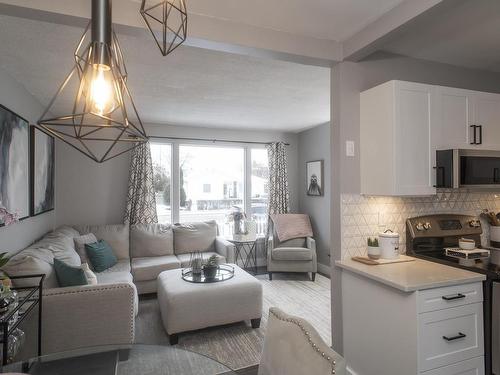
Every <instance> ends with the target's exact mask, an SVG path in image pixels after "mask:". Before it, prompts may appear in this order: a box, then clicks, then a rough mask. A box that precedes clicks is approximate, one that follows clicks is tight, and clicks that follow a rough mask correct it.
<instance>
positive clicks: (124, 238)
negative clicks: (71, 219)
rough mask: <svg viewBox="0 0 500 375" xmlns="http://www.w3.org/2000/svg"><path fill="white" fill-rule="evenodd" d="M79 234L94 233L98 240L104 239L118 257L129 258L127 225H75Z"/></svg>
mask: <svg viewBox="0 0 500 375" xmlns="http://www.w3.org/2000/svg"><path fill="white" fill-rule="evenodd" d="M75 228H76V230H78V231H79V232H80V233H81V234H86V233H94V235H95V236H96V237H97V239H98V240H104V241H106V242H107V243H108V244H109V246H111V248H112V249H113V252H114V253H115V255H116V257H117V258H118V259H129V258H130V255H129V226H128V224H115V225H79V226H76V227H75Z"/></svg>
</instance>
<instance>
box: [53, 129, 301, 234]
mask: <svg viewBox="0 0 500 375" xmlns="http://www.w3.org/2000/svg"><path fill="white" fill-rule="evenodd" d="M146 131H147V132H148V135H150V136H170V137H192V138H209V139H224V140H246V141H256V142H270V141H285V142H288V143H290V146H289V147H288V148H287V152H288V172H289V185H290V199H291V208H292V210H293V211H294V212H295V211H297V210H298V200H299V198H298V185H299V184H298V173H297V168H296V166H297V163H298V162H297V158H298V145H297V143H298V142H297V135H295V134H291V133H280V132H263V131H238V130H224V129H208V128H195V127H186V126H171V125H148V126H146ZM56 165H57V178H56V186H57V188H58V194H57V196H56V202H57V207H58V210H57V219H56V222H57V225H62V224H87V223H91V224H104V223H120V222H122V221H123V213H124V209H125V199H126V196H127V183H128V173H129V166H130V154H126V155H125V156H122V157H118V158H116V159H113V160H110V161H108V162H106V163H103V164H100V165H99V164H96V163H95V162H93V161H91V160H90V159H88V158H86V157H85V156H83V155H81V154H80V153H79V152H76V151H75V150H73V149H71V148H70V147H68V146H66V145H65V144H59V145H58V152H57V156H56Z"/></svg>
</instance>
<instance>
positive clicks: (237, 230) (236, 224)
mask: <svg viewBox="0 0 500 375" xmlns="http://www.w3.org/2000/svg"><path fill="white" fill-rule="evenodd" d="M242 222H243V220H239V219H238V220H237V219H235V220H234V230H233V233H234V234H243V231H242V228H241V224H242Z"/></svg>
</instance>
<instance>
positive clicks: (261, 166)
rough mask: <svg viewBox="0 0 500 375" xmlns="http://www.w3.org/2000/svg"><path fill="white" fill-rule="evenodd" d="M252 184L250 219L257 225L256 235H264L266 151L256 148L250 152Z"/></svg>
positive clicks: (265, 220) (265, 228)
mask: <svg viewBox="0 0 500 375" xmlns="http://www.w3.org/2000/svg"><path fill="white" fill-rule="evenodd" d="M251 163H252V175H251V178H252V184H251V190H252V191H251V205H250V210H251V213H252V219H253V220H255V222H256V223H257V234H265V233H266V230H267V203H268V199H269V166H268V160H267V150H266V149H263V148H256V149H252V150H251Z"/></svg>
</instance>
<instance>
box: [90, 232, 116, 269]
mask: <svg viewBox="0 0 500 375" xmlns="http://www.w3.org/2000/svg"><path fill="white" fill-rule="evenodd" d="M85 251H86V252H87V257H88V258H89V260H90V263H92V267H94V270H95V271H96V272H103V271H106V270H107V269H108V268H111V267H113V266H114V265H115V264H116V263H118V259H116V256H115V254H114V253H113V250H112V249H111V247H110V246H109V245H108V243H107V242H106V241H103V240H99V241H98V242H95V243H87V244H85Z"/></svg>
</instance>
